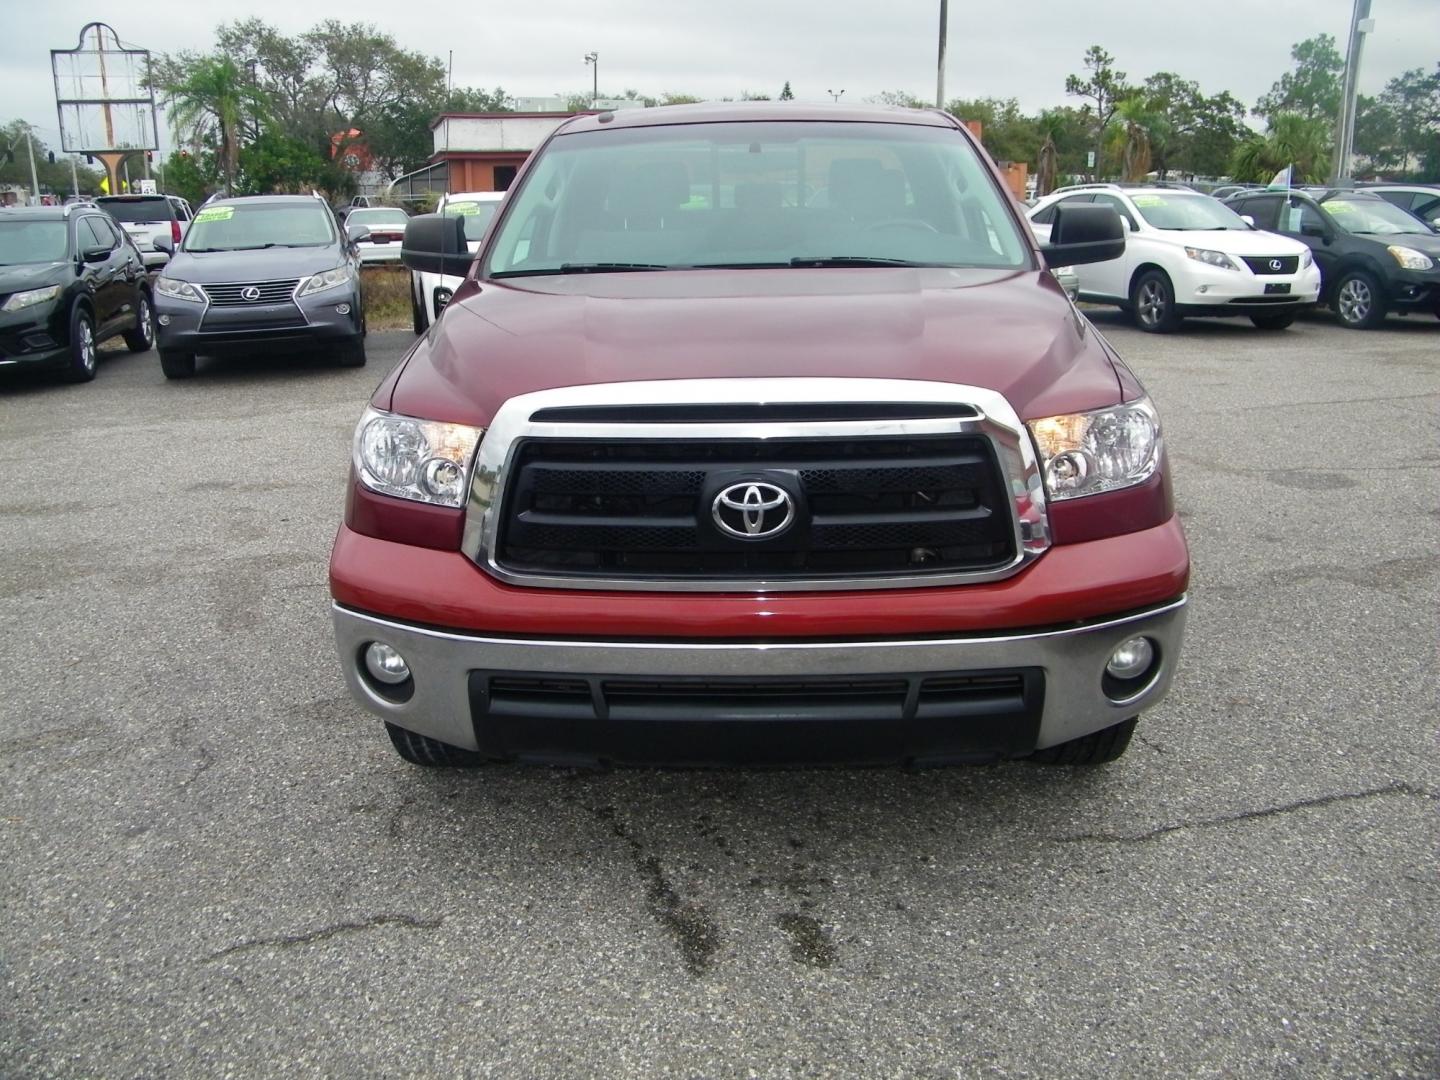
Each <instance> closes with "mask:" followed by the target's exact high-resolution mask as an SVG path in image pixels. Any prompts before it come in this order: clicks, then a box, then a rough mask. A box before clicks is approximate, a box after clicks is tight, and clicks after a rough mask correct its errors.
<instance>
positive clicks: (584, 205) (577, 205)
mask: <svg viewBox="0 0 1440 1080" xmlns="http://www.w3.org/2000/svg"><path fill="white" fill-rule="evenodd" d="M509 198H510V203H509V209H508V210H507V211H506V214H505V218H504V221H503V223H502V225H501V227H500V231H499V233H498V234H497V235H496V237H495V240H494V241H493V242H492V243H491V245H490V247H489V254H488V259H487V264H486V266H485V267H484V269H483V271H482V275H483V276H487V277H505V276H514V275H521V274H556V273H584V272H606V271H612V270H620V271H624V270H670V269H703V268H706V267H737V268H760V267H773V266H782V267H789V266H826V265H830V266H867V265H872V266H873V265H879V266H963V267H996V268H1019V267H1023V266H1026V265H1029V252H1028V250H1027V247H1026V245H1025V243H1024V242H1023V241H1022V239H1021V234H1020V232H1019V230H1018V229H1017V227H1016V225H1015V221H1014V218H1013V212H1012V211H1011V209H1010V207H1009V205H1007V204H1008V203H1009V202H1010V200H1009V197H1008V196H1006V195H1003V194H1002V193H1001V191H1000V188H999V185H998V184H997V183H996V182H995V180H994V178H993V176H992V175H991V174H990V172H989V170H988V169H987V168H986V166H985V165H984V164H983V162H982V161H981V158H980V156H979V155H978V154H976V152H975V150H974V149H973V147H972V145H971V143H970V142H969V140H968V139H966V138H965V137H964V135H962V134H961V133H960V132H957V131H955V130H953V129H951V128H948V127H932V126H924V125H918V124H901V123H823V122H794V121H776V122H740V123H716V124H673V125H660V126H654V127H635V128H629V129H619V130H614V129H612V130H608V131H590V132H583V133H578V134H574V135H562V136H560V137H559V138H557V139H555V140H554V141H553V142H552V143H550V144H549V146H548V147H547V148H546V150H545V152H544V154H543V155H542V157H541V159H540V160H539V161H538V162H536V164H535V166H534V168H532V169H531V171H530V173H529V174H528V175H527V176H526V179H525V181H524V183H523V184H522V186H521V188H520V190H519V191H518V192H514V193H512V194H511V195H510V197H509ZM467 225H468V223H467ZM467 232H468V229H467Z"/></svg>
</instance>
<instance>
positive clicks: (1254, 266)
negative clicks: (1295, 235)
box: [1241, 255, 1300, 277]
mask: <svg viewBox="0 0 1440 1080" xmlns="http://www.w3.org/2000/svg"><path fill="white" fill-rule="evenodd" d="M1241 258H1243V259H1244V260H1245V265H1246V266H1248V267H1249V268H1250V270H1251V272H1252V273H1255V274H1260V275H1262V276H1267V277H1268V276H1270V275H1275V274H1293V273H1295V271H1296V270H1297V269H1299V267H1300V256H1299V255H1242V256H1241ZM1271 263H1279V265H1278V266H1271V265H1270V264H1271Z"/></svg>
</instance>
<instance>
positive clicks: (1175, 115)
mask: <svg viewBox="0 0 1440 1080" xmlns="http://www.w3.org/2000/svg"><path fill="white" fill-rule="evenodd" d="M1140 92H1141V94H1142V95H1143V97H1144V101H1145V104H1144V111H1145V112H1146V113H1147V114H1148V115H1149V117H1150V120H1149V122H1148V123H1147V124H1146V134H1147V135H1148V136H1149V138H1150V153H1151V168H1152V170H1153V171H1155V172H1157V173H1159V174H1160V175H1161V176H1162V177H1163V176H1164V175H1165V174H1166V173H1168V172H1170V171H1172V170H1174V171H1179V172H1182V173H1185V174H1188V175H1190V176H1197V175H1200V176H1219V175H1221V174H1222V173H1224V172H1225V171H1226V170H1227V169H1228V168H1229V166H1230V158H1231V156H1232V155H1233V154H1234V152H1235V146H1236V145H1237V144H1238V143H1239V141H1240V140H1241V139H1242V138H1244V137H1245V136H1246V135H1248V134H1249V129H1248V128H1247V127H1246V126H1245V111H1246V110H1245V106H1244V105H1242V104H1241V103H1240V102H1239V101H1237V100H1236V99H1235V98H1234V97H1232V96H1231V95H1230V94H1229V92H1228V91H1222V92H1221V93H1219V94H1215V95H1213V96H1211V97H1206V96H1205V94H1204V92H1203V91H1202V90H1201V89H1200V86H1199V84H1198V83H1196V82H1194V81H1192V80H1190V79H1184V78H1182V77H1180V76H1179V75H1176V74H1175V73H1174V72H1170V71H1160V72H1156V73H1155V74H1154V75H1151V76H1149V77H1148V78H1147V79H1146V80H1145V82H1144V84H1143V85H1142V87H1141V91H1140Z"/></svg>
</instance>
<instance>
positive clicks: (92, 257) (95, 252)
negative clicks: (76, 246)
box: [80, 247, 110, 263]
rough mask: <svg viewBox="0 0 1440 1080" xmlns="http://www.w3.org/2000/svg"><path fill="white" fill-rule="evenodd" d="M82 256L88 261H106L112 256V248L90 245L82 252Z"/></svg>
mask: <svg viewBox="0 0 1440 1080" xmlns="http://www.w3.org/2000/svg"><path fill="white" fill-rule="evenodd" d="M80 257H81V258H82V259H84V260H85V261H86V262H87V263H92V262H104V261H105V260H106V259H108V258H109V257H110V249H109V248H107V247H88V248H86V249H85V250H84V251H82V252H81V253H80Z"/></svg>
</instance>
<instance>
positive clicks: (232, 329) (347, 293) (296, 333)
mask: <svg viewBox="0 0 1440 1080" xmlns="http://www.w3.org/2000/svg"><path fill="white" fill-rule="evenodd" d="M341 307H344V308H345V309H346V310H345V311H343V312H342V311H340V310H338V309H339V308H341ZM360 307H361V300H360V294H359V292H358V290H355V289H353V288H344V289H333V290H329V291H326V292H322V293H316V294H315V295H313V296H307V297H304V298H302V299H300V300H290V301H286V302H285V303H282V304H255V305H253V306H244V307H241V306H225V307H221V306H216V305H211V304H199V303H195V302H194V301H189V300H176V299H174V298H173V297H168V296H164V295H162V294H160V293H158V292H157V293H156V294H155V316H156V327H155V336H156V342H157V344H158V345H159V347H160V348H161V349H163V350H166V351H175V352H192V353H204V354H208V353H214V352H222V351H243V350H246V349H255V348H267V349H268V348H276V347H295V348H304V347H305V346H307V345H314V344H317V343H321V344H324V343H339V342H341V341H347V340H351V339H353V338H355V337H358V336H359V334H360V330H361V323H360V319H361V310H360Z"/></svg>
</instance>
